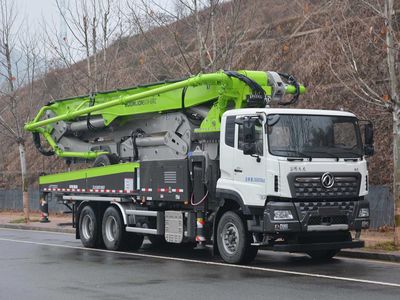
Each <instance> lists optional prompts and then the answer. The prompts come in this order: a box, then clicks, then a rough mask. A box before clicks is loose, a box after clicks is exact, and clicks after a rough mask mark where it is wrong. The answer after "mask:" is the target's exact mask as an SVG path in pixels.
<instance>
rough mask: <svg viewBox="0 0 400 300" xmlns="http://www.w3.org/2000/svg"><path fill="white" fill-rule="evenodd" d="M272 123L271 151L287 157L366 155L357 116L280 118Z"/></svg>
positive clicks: (296, 116) (269, 139)
mask: <svg viewBox="0 0 400 300" xmlns="http://www.w3.org/2000/svg"><path fill="white" fill-rule="evenodd" d="M269 118H270V119H274V120H275V121H273V122H271V123H272V124H268V122H267V125H266V127H267V129H266V132H267V136H268V145H269V152H270V153H271V154H272V155H277V156H285V157H316V158H326V157H331V158H332V157H333V158H356V157H360V156H362V154H363V151H362V141H361V136H360V130H359V126H358V121H357V119H356V118H354V117H343V116H314V115H283V114H282V115H279V117H276V115H273V116H269Z"/></svg>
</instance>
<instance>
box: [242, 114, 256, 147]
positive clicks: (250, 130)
mask: <svg viewBox="0 0 400 300" xmlns="http://www.w3.org/2000/svg"><path fill="white" fill-rule="evenodd" d="M242 133H243V154H244V155H253V154H255V153H256V144H255V142H256V119H252V118H246V119H244V120H243V131H242Z"/></svg>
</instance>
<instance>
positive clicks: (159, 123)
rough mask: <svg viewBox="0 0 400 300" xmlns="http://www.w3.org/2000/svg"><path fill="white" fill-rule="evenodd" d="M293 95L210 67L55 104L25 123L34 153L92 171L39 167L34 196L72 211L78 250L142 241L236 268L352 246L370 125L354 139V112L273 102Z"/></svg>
mask: <svg viewBox="0 0 400 300" xmlns="http://www.w3.org/2000/svg"><path fill="white" fill-rule="evenodd" d="M304 92H305V88H304V86H303V85H300V84H299V83H298V82H297V81H296V80H295V78H294V77H293V76H290V75H288V74H284V73H277V72H261V71H238V72H234V71H219V72H216V73H210V74H200V75H197V76H192V77H189V78H186V79H181V80H175V81H165V82H158V83H154V84H148V85H139V86H136V87H132V88H128V89H124V90H121V89H120V90H114V91H108V92H99V93H95V94H91V95H87V96H80V97H74V98H68V99H61V100H56V101H52V102H50V103H48V104H47V105H45V106H44V107H42V108H41V109H40V111H39V112H38V114H37V116H36V117H35V118H34V120H32V121H31V122H29V123H27V124H26V125H25V129H26V130H28V131H31V132H32V133H33V140H34V144H35V146H36V148H37V149H38V151H39V152H40V153H42V154H43V155H46V156H49V155H57V156H58V157H61V158H64V159H65V160H66V162H67V164H68V165H70V164H71V163H82V162H86V163H90V164H91V165H92V167H90V168H86V169H80V170H77V171H68V172H64V173H59V174H51V175H45V176H41V177H40V179H39V186H40V192H41V197H43V199H49V198H50V197H53V198H54V197H55V198H56V199H57V200H58V201H61V202H62V203H64V204H65V205H67V206H68V207H70V208H71V210H72V219H73V220H72V221H73V227H74V228H76V238H78V239H81V241H82V243H83V245H84V246H85V247H105V248H107V249H111V250H119V249H123V248H125V247H128V248H130V249H138V248H140V247H141V245H142V243H143V238H144V236H147V237H148V239H149V240H150V242H151V243H154V244H155V245H159V244H161V243H179V244H180V243H192V244H195V243H196V244H197V245H196V247H197V248H204V247H206V245H209V244H211V245H213V251H214V253H215V254H219V255H220V256H221V257H222V259H223V260H224V261H226V262H228V263H233V264H239V263H249V262H251V261H252V260H253V259H254V258H255V256H256V254H257V251H258V249H260V248H261V249H269V250H274V251H287V252H302V253H307V254H309V255H310V256H311V257H312V258H316V259H329V258H332V257H333V256H334V255H336V254H337V253H338V252H339V251H340V249H343V248H355V247H362V246H363V245H364V243H363V241H361V240H360V239H359V238H360V232H361V229H363V228H368V227H369V204H368V201H367V200H366V199H365V196H366V195H367V193H368V171H367V162H366V157H367V156H369V155H372V154H373V129H372V125H371V124H370V123H367V124H366V125H365V127H364V132H363V134H364V138H362V134H361V130H360V128H361V127H360V122H361V121H359V120H358V119H357V118H356V116H355V115H354V114H352V113H349V112H344V111H331V110H309V109H291V108H283V107H279V106H278V104H279V105H282V106H287V105H289V104H294V103H296V102H297V100H298V98H299V95H300V94H302V93H304ZM285 95H286V96H285ZM272 103H275V105H274V107H277V108H271V107H270V105H271V104H272ZM43 139H44V140H45V141H46V144H47V145H46V146H43V145H42V140H43ZM351 231H354V232H355V234H354V237H353V236H352V234H351Z"/></svg>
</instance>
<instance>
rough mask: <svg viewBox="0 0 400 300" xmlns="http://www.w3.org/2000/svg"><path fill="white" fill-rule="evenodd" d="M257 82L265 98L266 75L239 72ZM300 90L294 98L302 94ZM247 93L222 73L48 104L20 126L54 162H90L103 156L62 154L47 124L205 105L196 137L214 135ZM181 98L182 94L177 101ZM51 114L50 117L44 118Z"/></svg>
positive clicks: (107, 122)
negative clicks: (69, 159)
mask: <svg viewBox="0 0 400 300" xmlns="http://www.w3.org/2000/svg"><path fill="white" fill-rule="evenodd" d="M238 73H240V74H242V75H245V76H246V77H248V78H250V79H252V80H253V81H255V82H256V83H258V84H259V85H260V86H261V88H262V89H263V90H264V91H265V94H266V96H271V95H272V93H273V91H272V86H271V85H268V74H267V73H266V72H263V71H239V72H238ZM285 89H286V92H287V93H289V94H294V93H296V87H295V86H292V85H286V87H285ZM304 92H305V88H304V86H300V93H304ZM252 93H253V91H252V90H251V88H250V87H249V86H248V85H247V84H246V83H244V82H243V81H241V80H239V79H237V78H234V77H230V76H228V75H227V74H225V72H224V71H219V72H216V73H210V74H199V75H197V76H192V77H189V78H187V79H184V80H181V81H175V82H164V83H158V84H153V85H147V86H138V87H134V88H130V89H125V90H115V91H110V92H103V93H97V94H96V95H95V99H94V102H93V99H92V101H91V98H90V97H89V96H80V97H75V98H69V99H64V100H58V101H55V102H52V103H50V104H48V105H46V106H44V107H42V108H41V109H40V111H39V112H38V114H37V115H36V117H35V118H34V120H33V121H31V122H29V123H27V124H26V125H25V130H27V131H31V132H38V133H40V134H41V135H42V136H43V137H44V138H45V139H46V141H47V142H48V144H49V145H50V146H51V148H52V149H53V150H54V152H55V154H56V155H58V156H60V157H77V158H83V159H94V158H96V157H97V156H99V155H101V154H105V153H106V152H104V151H90V152H68V151H63V150H61V149H60V147H59V146H58V145H57V143H56V141H54V139H53V137H52V131H53V127H52V124H54V123H56V122H58V121H76V120H82V119H84V118H85V117H86V116H87V115H88V114H90V115H91V116H92V117H93V116H101V117H102V118H103V119H104V125H105V126H108V125H110V124H111V123H112V122H113V121H114V120H115V119H117V118H120V119H123V118H128V117H132V116H134V115H140V114H147V113H163V112H167V111H174V110H180V109H183V108H189V107H193V106H198V105H202V104H207V103H209V104H210V106H211V108H210V110H209V112H208V115H207V117H206V118H205V119H204V120H203V121H202V123H201V125H200V128H198V129H197V130H196V131H197V132H215V131H219V130H220V125H221V123H220V121H221V117H222V114H223V113H224V112H225V111H226V110H227V109H231V108H236V109H237V108H244V107H246V103H247V96H248V95H251V94H252ZM183 94H184V95H185V97H184V101H183ZM47 111H51V112H52V114H53V115H55V116H54V117H51V118H45V113H46V112H47Z"/></svg>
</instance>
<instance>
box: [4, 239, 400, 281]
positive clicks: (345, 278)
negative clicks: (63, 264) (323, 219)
mask: <svg viewBox="0 0 400 300" xmlns="http://www.w3.org/2000/svg"><path fill="white" fill-rule="evenodd" d="M0 241H5V242H14V243H22V244H32V245H40V246H49V247H58V248H67V249H78V250H85V251H92V252H104V253H113V254H119V255H130V256H136V257H146V258H153V259H164V260H170V261H179V262H187V263H195V264H203V265H209V266H222V267H229V268H235V269H245V270H254V271H263V272H270V273H279V274H288V275H297V276H306V277H313V278H322V279H333V280H339V281H347V282H356V283H367V284H374V285H382V286H390V287H397V288H400V284H399V283H391V282H383V281H374V280H366V279H358V278H349V277H339V276H331V275H323V274H313V273H305V272H297V271H287V270H280V269H272V268H262V267H254V266H243V265H231V264H227V263H220V262H212V261H201V260H195V259H188V258H179V257H169V256H162V255H153V254H144V253H132V252H119V251H112V250H104V249H93V248H84V247H78V246H68V245H60V244H51V243H41V242H33V241H23V240H14V239H7V238H0Z"/></svg>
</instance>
